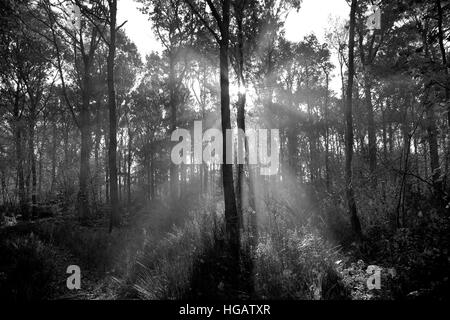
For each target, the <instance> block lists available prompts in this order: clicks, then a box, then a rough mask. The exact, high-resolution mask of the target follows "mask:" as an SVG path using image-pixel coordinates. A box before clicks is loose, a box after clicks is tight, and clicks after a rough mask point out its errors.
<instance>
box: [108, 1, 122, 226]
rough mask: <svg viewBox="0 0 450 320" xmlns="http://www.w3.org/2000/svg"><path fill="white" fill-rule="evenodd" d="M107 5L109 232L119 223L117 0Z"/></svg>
mask: <svg viewBox="0 0 450 320" xmlns="http://www.w3.org/2000/svg"><path fill="white" fill-rule="evenodd" d="M108 3H109V35H110V38H109V48H108V49H109V52H108V60H107V73H108V80H107V82H108V109H109V154H108V156H109V192H110V206H111V208H110V210H111V213H110V214H111V216H110V223H109V232H111V231H112V228H113V227H117V226H118V225H119V223H120V216H119V214H120V213H119V199H118V193H117V192H118V191H117V160H116V157H117V153H116V152H117V114H116V112H117V111H116V92H115V88H114V59H115V55H116V17H117V0H108Z"/></svg>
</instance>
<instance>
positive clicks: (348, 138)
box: [345, 0, 362, 241]
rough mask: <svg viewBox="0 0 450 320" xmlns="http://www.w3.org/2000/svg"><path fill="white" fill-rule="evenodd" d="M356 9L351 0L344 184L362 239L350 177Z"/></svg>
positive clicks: (355, 228) (354, 224)
mask: <svg viewBox="0 0 450 320" xmlns="http://www.w3.org/2000/svg"><path fill="white" fill-rule="evenodd" d="M356 9H357V0H352V4H351V10H350V30H349V41H348V81H347V92H346V97H347V100H346V105H345V120H346V135H345V137H346V139H345V140H346V141H345V142H346V158H345V184H346V186H345V187H346V198H347V206H348V210H349V213H350V221H351V225H352V230H353V233H354V235H355V237H356V239H357V240H358V241H361V240H362V231H361V224H360V221H359V217H358V212H357V208H356V201H355V194H354V190H353V177H352V171H353V170H352V159H353V114H352V98H353V77H354V71H355V70H354V47H355V15H356Z"/></svg>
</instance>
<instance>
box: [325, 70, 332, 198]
mask: <svg viewBox="0 0 450 320" xmlns="http://www.w3.org/2000/svg"><path fill="white" fill-rule="evenodd" d="M325 74H326V93H325V112H324V115H325V185H326V188H327V191H328V192H329V191H330V183H331V182H330V160H329V157H330V156H329V148H330V147H329V144H330V141H329V137H330V133H329V125H328V98H329V97H328V85H329V74H328V72H325Z"/></svg>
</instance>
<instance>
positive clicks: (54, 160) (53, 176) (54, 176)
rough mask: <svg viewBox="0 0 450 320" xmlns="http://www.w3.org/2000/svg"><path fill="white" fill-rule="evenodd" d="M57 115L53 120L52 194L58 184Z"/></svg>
mask: <svg viewBox="0 0 450 320" xmlns="http://www.w3.org/2000/svg"><path fill="white" fill-rule="evenodd" d="M56 122H57V121H56V116H55V118H54V119H53V121H52V136H53V137H52V156H51V163H52V169H51V182H50V194H53V193H54V191H55V184H56V151H57V146H58V142H57V141H58V137H57V134H58V131H57V129H58V128H57V126H56Z"/></svg>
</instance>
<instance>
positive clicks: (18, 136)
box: [14, 86, 29, 220]
mask: <svg viewBox="0 0 450 320" xmlns="http://www.w3.org/2000/svg"><path fill="white" fill-rule="evenodd" d="M19 90H20V89H19V86H17V91H16V97H15V101H14V121H15V139H14V140H15V148H16V161H17V186H18V188H19V192H18V193H19V212H20V214H21V215H22V218H23V219H24V220H27V219H28V218H29V215H28V208H27V203H26V197H25V180H24V174H23V157H22V121H21V120H22V119H21V115H20V111H19V98H20V92H19Z"/></svg>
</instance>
